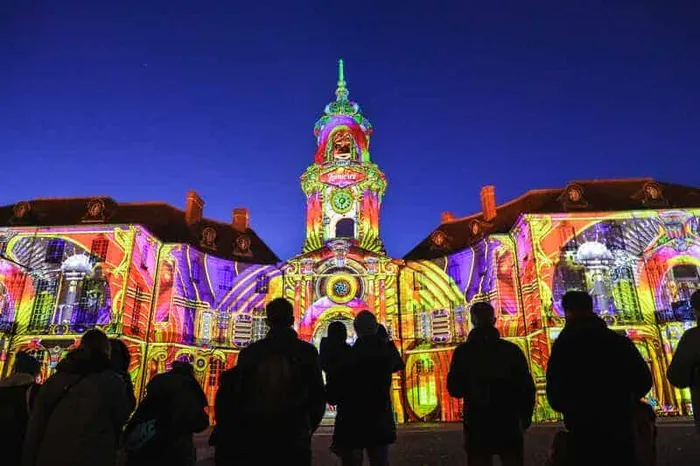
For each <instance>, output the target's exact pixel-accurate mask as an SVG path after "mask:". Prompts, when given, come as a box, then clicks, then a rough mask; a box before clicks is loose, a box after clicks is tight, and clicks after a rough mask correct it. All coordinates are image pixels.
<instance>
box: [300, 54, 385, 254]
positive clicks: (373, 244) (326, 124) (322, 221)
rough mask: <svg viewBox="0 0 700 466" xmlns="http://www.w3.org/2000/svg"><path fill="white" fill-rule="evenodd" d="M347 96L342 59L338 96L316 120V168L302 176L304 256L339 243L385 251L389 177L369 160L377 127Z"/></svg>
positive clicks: (309, 169)
mask: <svg viewBox="0 0 700 466" xmlns="http://www.w3.org/2000/svg"><path fill="white" fill-rule="evenodd" d="M348 95H349V91H348V88H347V83H346V82H345V73H344V69H343V60H339V61H338V87H337V89H336V91H335V96H336V98H335V100H334V101H333V102H331V103H329V104H328V105H326V108H325V110H324V113H323V115H322V116H321V118H319V119H318V121H317V122H316V125H315V127H314V134H315V136H316V143H317V149H316V155H315V158H314V164H313V165H311V166H310V167H309V168H308V169H307V170H306V171H305V172H304V174H303V175H302V176H301V188H302V190H303V191H304V194H305V195H306V202H307V204H306V242H305V244H304V252H309V251H314V250H316V249H319V248H322V247H324V245H325V244H326V243H327V242H328V241H332V240H336V239H344V240H349V241H350V242H352V243H355V244H356V245H357V246H358V247H361V248H363V249H366V250H368V251H373V252H383V251H384V247H383V245H382V242H381V239H380V238H379V209H380V206H381V202H382V196H383V195H384V192H385V190H386V184H387V183H386V177H385V176H384V173H382V171H381V170H379V168H378V167H377V165H376V164H374V163H372V162H371V161H370V155H369V140H370V135H371V134H372V125H371V123H370V122H369V120H368V119H367V118H365V117H364V116H363V115H362V113H361V110H360V106H359V105H358V104H357V103H355V102H352V101H350V100H348Z"/></svg>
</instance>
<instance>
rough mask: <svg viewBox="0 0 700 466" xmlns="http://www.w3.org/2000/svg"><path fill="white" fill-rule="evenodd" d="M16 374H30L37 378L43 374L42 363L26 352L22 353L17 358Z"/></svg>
mask: <svg viewBox="0 0 700 466" xmlns="http://www.w3.org/2000/svg"><path fill="white" fill-rule="evenodd" d="M13 372H14V373H15V374H29V375H31V376H33V377H37V376H38V375H39V373H40V372H41V363H40V362H39V361H37V360H36V359H34V358H33V357H31V356H30V355H29V354H27V353H25V352H24V351H20V352H18V353H17V355H16V356H15V367H14V369H13Z"/></svg>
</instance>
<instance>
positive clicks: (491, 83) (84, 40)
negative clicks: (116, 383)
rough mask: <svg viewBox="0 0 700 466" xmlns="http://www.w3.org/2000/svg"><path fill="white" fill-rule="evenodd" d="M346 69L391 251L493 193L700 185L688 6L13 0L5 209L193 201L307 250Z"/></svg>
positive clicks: (4, 31) (402, 249) (699, 80)
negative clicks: (195, 195)
mask: <svg viewBox="0 0 700 466" xmlns="http://www.w3.org/2000/svg"><path fill="white" fill-rule="evenodd" d="M584 4H585V6H584ZM292 5H294V7H292ZM524 5H527V6H524ZM603 5H605V6H603ZM338 57H343V58H344V59H345V61H346V74H347V80H348V85H349V89H350V97H351V98H352V99H354V100H356V101H357V102H359V103H360V104H361V105H362V107H363V110H364V113H365V115H367V116H368V117H369V119H370V120H371V121H372V123H373V124H374V127H375V133H374V138H373V140H372V145H371V148H370V149H371V154H372V158H373V160H374V161H375V162H376V163H378V164H379V166H380V167H381V168H382V169H383V170H384V171H385V172H386V174H387V176H388V178H389V188H388V191H387V195H386V197H385V202H384V207H383V210H382V235H383V237H384V240H385V242H386V244H387V248H388V251H389V253H391V254H394V255H403V254H405V253H406V252H408V250H409V249H411V248H412V247H413V246H414V245H415V244H416V243H417V242H418V241H419V240H421V239H422V238H423V237H424V236H425V235H427V234H428V233H429V232H430V231H431V230H432V229H433V228H434V227H435V226H436V225H437V224H438V223H439V219H440V213H441V212H442V211H454V212H455V213H456V214H457V215H459V216H461V215H468V214H471V213H473V212H475V211H477V210H478V209H479V208H480V206H479V189H480V188H481V186H483V185H485V184H494V185H495V186H496V196H497V199H498V202H499V203H500V202H504V201H507V200H509V199H511V198H513V197H515V196H517V195H520V194H522V193H523V192H525V191H527V190H528V189H532V188H547V187H558V186H563V185H565V184H566V183H567V182H568V181H569V180H572V179H586V178H609V177H640V176H653V177H655V178H657V179H659V180H663V181H670V182H677V183H685V184H695V185H698V184H700V151H699V149H700V3H699V2H697V1H693V0H689V1H686V2H682V1H674V2H671V1H661V0H659V1H654V2H651V1H646V2H645V1H639V0H638V1H628V2H621V1H599V2H595V1H585V2H584V1H575V0H567V1H561V0H556V1H548V2H537V1H534V2H529V1H528V2H524V1H522V0H512V1H509V2H499V1H479V2H468V1H454V2H443V1H439V0H438V1H413V2H412V1H403V2H393V1H391V2H390V1H383V0H382V1H377V0H375V1H368V2H361V1H355V2H353V1H348V2H337V1H318V2H304V1H289V0H284V1H279V2H277V3H274V2H267V1H264V0H261V1H252V2H243V1H230V0H228V1H220V2H213V1H173V0H169V1H147V2H144V1H138V2H127V1H119V2H117V1H84V2H80V3H78V2H70V1H60V2H57V1H50V2H44V3H42V2H31V1H24V0H13V1H5V2H2V5H0V161H1V162H2V173H3V178H2V185H1V186H2V188H3V189H2V191H1V192H0V204H3V205H4V204H9V203H14V202H16V201H19V200H24V199H31V198H36V197H50V196H92V195H108V196H112V197H114V198H115V199H116V200H118V201H154V200H163V201H166V202H169V203H172V204H174V205H176V206H179V207H184V202H185V193H186V191H187V190H188V189H195V190H197V191H198V192H199V193H200V194H201V195H202V196H203V197H204V199H205V201H206V206H205V215H206V216H208V217H212V218H215V219H219V220H223V221H229V220H230V218H231V209H232V208H233V207H236V206H247V207H249V208H250V209H251V221H252V226H253V227H254V228H255V229H256V231H257V232H258V233H259V234H260V235H261V236H262V238H263V239H264V240H265V241H267V242H268V244H270V246H271V247H272V248H273V249H274V250H275V252H277V254H278V255H280V256H281V257H288V256H290V255H292V254H295V253H297V252H299V250H300V248H301V245H302V241H303V237H304V207H305V205H304V200H303V196H302V193H301V189H300V187H299V183H298V177H299V175H300V174H301V173H302V172H303V171H304V169H305V168H306V166H307V165H309V164H310V163H312V161H313V153H314V148H315V140H314V137H313V125H314V122H315V121H316V119H317V117H318V116H319V115H320V112H321V111H322V110H323V107H324V105H325V104H326V103H327V102H329V101H330V100H331V99H332V98H333V91H334V90H335V81H336V60H337V58H338Z"/></svg>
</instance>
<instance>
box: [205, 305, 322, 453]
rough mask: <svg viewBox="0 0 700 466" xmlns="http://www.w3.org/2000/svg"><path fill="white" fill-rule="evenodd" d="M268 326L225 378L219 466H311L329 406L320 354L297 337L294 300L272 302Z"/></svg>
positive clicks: (219, 405)
mask: <svg viewBox="0 0 700 466" xmlns="http://www.w3.org/2000/svg"><path fill="white" fill-rule="evenodd" d="M267 323H268V325H269V326H270V331H269V332H268V334H267V336H266V337H265V338H263V339H262V340H260V341H257V342H255V343H253V344H252V345H250V346H249V347H247V348H245V349H244V350H242V351H241V353H240V354H239V356H238V365H237V367H236V368H234V369H233V370H231V371H226V373H225V374H224V376H223V379H222V381H223V383H222V385H221V387H220V389H219V390H220V391H221V390H225V393H224V392H222V393H221V394H220V395H217V413H216V417H217V420H218V422H221V423H222V429H221V430H220V431H218V432H217V434H216V437H215V439H214V443H215V444H216V448H217V455H216V457H217V464H218V465H224V464H226V465H228V464H231V465H233V464H235V465H236V466H238V465H271V466H273V465H288V464H289V465H310V464H311V436H312V435H313V433H314V431H315V430H316V429H317V428H318V425H319V424H320V422H321V419H322V418H323V414H324V412H325V408H326V403H325V397H324V389H323V376H322V375H321V368H320V364H319V356H318V352H317V351H316V348H315V347H314V346H313V345H311V344H309V343H306V342H304V341H302V340H300V339H299V338H298V337H297V333H296V332H295V331H294V329H293V328H292V325H293V324H294V309H293V308H292V305H291V304H290V303H289V301H287V300H285V299H283V298H277V299H274V300H272V301H270V303H269V304H268V305H267ZM236 396H238V397H239V399H238V400H236V399H235V397H236ZM236 425H237V426H241V427H243V428H240V429H237V428H236V427H235V426H236Z"/></svg>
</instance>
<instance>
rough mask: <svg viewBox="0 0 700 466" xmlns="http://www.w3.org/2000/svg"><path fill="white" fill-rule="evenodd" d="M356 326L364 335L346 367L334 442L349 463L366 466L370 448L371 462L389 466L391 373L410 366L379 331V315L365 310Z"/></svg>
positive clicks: (393, 429)
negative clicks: (364, 459) (378, 333)
mask: <svg viewBox="0 0 700 466" xmlns="http://www.w3.org/2000/svg"><path fill="white" fill-rule="evenodd" d="M353 324H354V327H355V333H356V334H357V337H358V338H357V340H356V341H355V344H354V346H353V347H352V351H351V352H350V357H351V359H350V362H349V363H348V364H346V365H345V367H344V369H343V370H342V381H341V382H340V383H339V390H338V411H337V416H336V419H335V430H334V432H333V443H334V446H335V448H336V449H337V451H338V452H339V453H340V457H341V460H342V463H343V466H355V465H361V464H362V462H363V458H364V452H365V451H367V456H368V457H369V462H370V465H373V466H375V465H376V466H383V465H386V464H388V462H389V445H391V444H392V443H394V442H395V441H396V423H395V421H394V413H393V410H392V405H391V377H392V374H393V373H394V372H397V371H400V370H402V369H403V367H404V365H403V361H402V360H401V357H400V356H399V354H398V350H397V349H396V347H395V346H394V344H393V343H392V342H389V341H388V340H387V339H384V338H380V337H379V336H378V335H377V330H378V324H377V319H376V317H375V316H374V314H372V313H371V312H369V311H361V312H360V313H358V314H357V316H356V317H355V321H354V323H353Z"/></svg>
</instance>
